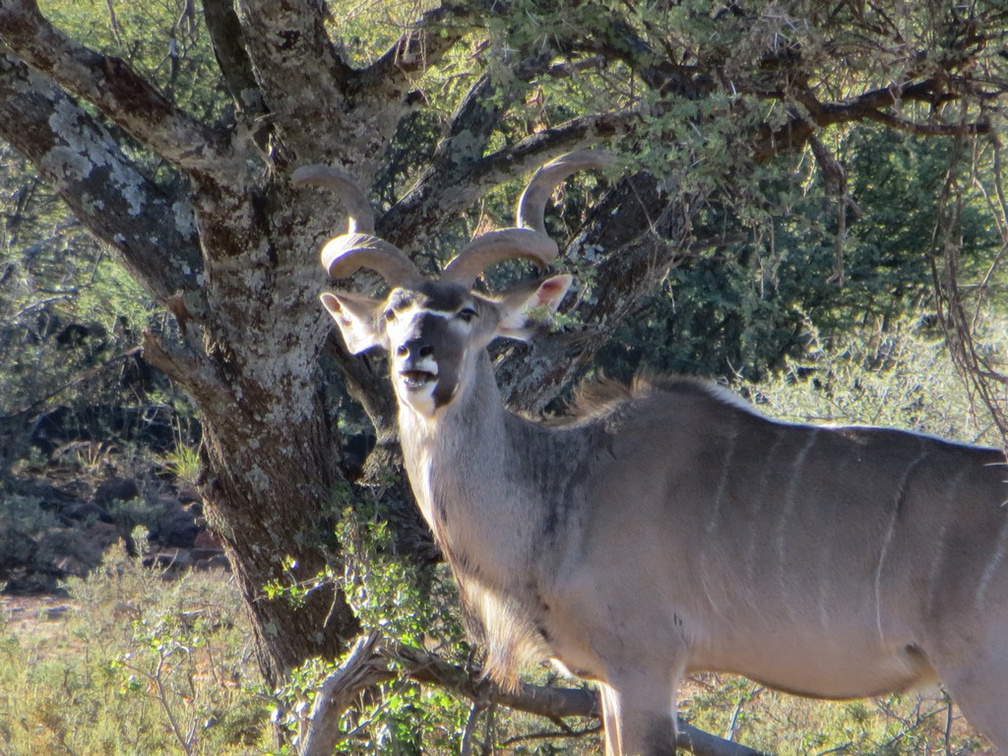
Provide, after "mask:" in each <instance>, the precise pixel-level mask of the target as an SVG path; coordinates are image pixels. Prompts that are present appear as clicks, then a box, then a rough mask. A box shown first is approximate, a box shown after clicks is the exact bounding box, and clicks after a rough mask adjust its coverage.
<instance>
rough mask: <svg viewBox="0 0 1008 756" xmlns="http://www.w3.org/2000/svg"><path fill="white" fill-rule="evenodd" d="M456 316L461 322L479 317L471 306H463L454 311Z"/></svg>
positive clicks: (467, 321)
mask: <svg viewBox="0 0 1008 756" xmlns="http://www.w3.org/2000/svg"><path fill="white" fill-rule="evenodd" d="M456 317H457V318H459V319H460V320H461V321H462V322H463V323H471V322H472V321H473V318H476V317H479V313H478V312H476V310H474V309H473V308H472V307H463V308H462V309H461V310H459V311H458V313H456Z"/></svg>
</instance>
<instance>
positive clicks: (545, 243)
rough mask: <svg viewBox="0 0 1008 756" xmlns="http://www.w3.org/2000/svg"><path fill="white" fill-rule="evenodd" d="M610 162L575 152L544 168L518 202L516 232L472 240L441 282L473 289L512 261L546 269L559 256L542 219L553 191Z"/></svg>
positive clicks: (586, 152) (600, 155) (493, 233)
mask: <svg viewBox="0 0 1008 756" xmlns="http://www.w3.org/2000/svg"><path fill="white" fill-rule="evenodd" d="M613 160H614V158H613V156H612V155H611V154H609V153H607V152H600V151H597V150H577V151H576V152H570V153H567V154H566V155H561V156H560V157H558V158H556V159H555V160H551V161H550V162H548V163H546V164H545V165H543V166H542V167H541V168H539V170H538V171H536V172H535V175H533V176H532V179H531V180H530V181H529V184H528V186H527V187H526V188H525V191H524V192H523V193H522V196H521V198H520V199H519V200H518V206H517V209H516V212H515V228H506V229H502V230H500V231H491V232H490V233H488V234H484V235H483V236H480V237H479V238H477V239H473V241H471V242H470V243H469V245H468V246H467V247H465V248H464V249H463V250H462V251H461V252H459V253H458V255H456V256H455V258H453V259H452V260H451V261H450V262H449V263H448V265H446V266H445V269H444V273H442V274H441V280H442V281H445V280H447V281H453V282H455V283H460V284H463V285H465V286H472V285H473V284H474V283H475V282H476V279H477V278H478V277H479V275H480V274H481V273H482V272H483V271H484V270H486V269H487V268H489V267H491V266H492V265H496V264H497V263H499V262H503V261H504V260H509V259H512V258H515V257H517V258H522V259H526V260H531V261H532V262H534V263H536V264H537V265H538V266H539V267H541V268H545V267H546V266H548V265H549V264H550V263H551V262H553V261H554V260H555V259H556V258H557V255H558V254H559V248H558V247H557V245H556V242H554V241H553V240H552V239H550V238H549V236H548V235H547V233H546V223H545V220H544V217H543V216H544V215H545V212H546V202H547V200H549V198H550V195H552V194H553V190H554V189H556V187H557V186H559V185H560V183H561V182H563V181H564V180H565V179H566V178H568V177H569V176H570V175H571V174H573V173H576V172H577V171H580V170H584V169H586V168H602V167H604V166H606V165H609V164H611V163H612V162H613Z"/></svg>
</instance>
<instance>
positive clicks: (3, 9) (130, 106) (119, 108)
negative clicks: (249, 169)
mask: <svg viewBox="0 0 1008 756" xmlns="http://www.w3.org/2000/svg"><path fill="white" fill-rule="evenodd" d="M0 40H2V41H3V43H4V44H6V45H7V46H8V47H9V48H10V51H11V52H12V53H13V54H14V55H16V56H17V57H19V58H20V59H21V60H23V61H25V62H26V63H27V64H28V65H30V66H31V67H32V68H34V69H36V70H38V71H41V72H43V73H45V74H47V75H48V76H50V77H52V78H53V79H54V80H55V81H56V82H57V83H59V85H60V86H62V87H63V88H65V89H66V90H67V91H69V92H71V93H73V94H75V95H77V96H78V97H80V98H82V99H84V100H87V101H88V102H90V103H92V104H93V105H95V106H96V107H97V108H98V109H99V110H101V112H102V113H103V114H104V115H105V116H106V117H107V118H109V119H110V120H112V121H114V122H115V123H117V124H119V125H120V126H121V127H122V128H123V129H125V130H126V131H128V132H129V133H130V134H131V135H132V136H133V137H134V138H136V139H137V140H138V141H140V142H141V143H142V144H144V145H146V146H148V147H149V148H150V149H152V150H154V152H156V153H157V154H159V155H161V156H162V157H164V158H165V159H166V160H168V161H169V162H171V163H173V164H175V165H178V166H179V167H181V168H184V169H186V170H188V171H191V172H199V173H206V174H209V175H215V176H221V175H222V174H223V175H224V176H225V177H226V178H227V180H228V181H232V180H233V175H234V172H235V171H238V170H240V167H241V165H240V161H237V160H236V158H235V156H234V155H233V154H232V150H231V147H230V144H229V143H228V141H227V139H226V138H225V137H223V136H222V135H220V134H218V133H216V132H214V131H213V130H212V129H210V128H207V127H206V126H203V125H202V124H200V123H198V122H196V121H194V120H193V119H191V118H190V117H189V116H188V115H187V114H186V113H184V112H183V111H182V110H180V109H179V108H178V107H176V106H175V105H174V104H172V103H171V102H170V101H169V100H168V99H167V98H165V96H164V95H162V94H161V93H160V92H158V91H157V90H156V89H155V88H154V87H153V86H151V84H150V83H149V82H148V81H147V80H145V79H144V78H142V77H141V76H139V75H137V73H136V72H135V71H133V69H132V68H130V67H129V65H128V64H127V63H126V62H125V61H123V60H121V59H119V58H115V57H110V56H105V55H102V54H100V53H98V52H95V51H94V50H90V49H88V48H87V47H85V46H84V45H81V44H79V43H78V42H76V41H74V40H72V39H70V38H69V37H67V36H66V35H65V34H63V33H62V32H61V31H59V30H58V29H56V28H55V27H54V26H53V25H52V24H50V23H49V21H48V20H47V19H46V18H45V17H44V16H43V15H42V13H41V12H40V11H39V8H38V5H37V4H36V2H35V0H2V1H0Z"/></svg>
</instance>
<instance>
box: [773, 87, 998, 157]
mask: <svg viewBox="0 0 1008 756" xmlns="http://www.w3.org/2000/svg"><path fill="white" fill-rule="evenodd" d="M796 99H797V100H798V102H799V103H800V104H801V106H802V107H803V108H804V111H805V112H802V113H796V114H795V115H793V116H792V117H791V119H790V120H789V121H788V122H787V123H786V124H784V125H783V126H781V127H780V128H778V129H775V130H771V129H769V128H766V129H764V131H763V133H762V134H758V135H757V138H756V140H755V147H754V149H753V156H754V159H755V160H756V162H765V161H767V160H769V159H770V158H772V157H773V156H775V155H777V154H780V153H782V152H789V151H792V150H796V149H801V148H802V147H804V146H805V144H806V143H807V142H808V139H809V136H810V135H811V134H812V133H813V131H815V130H816V129H817V128H825V127H827V126H834V125H837V124H841V123H852V122H855V121H865V120H869V121H877V122H879V123H882V124H884V125H886V126H889V127H890V128H893V129H897V130H899V131H906V132H909V133H913V134H921V135H927V136H957V135H961V136H967V135H970V136H975V135H978V134H987V133H990V128H991V127H990V123H989V122H987V121H985V120H980V121H974V122H968V123H962V122H955V123H942V122H933V121H929V122H927V123H918V122H915V121H910V120H907V119H905V118H901V117H900V116H898V115H896V114H895V113H893V112H891V111H890V110H889V109H890V108H892V107H893V106H895V105H898V104H900V103H904V102H923V103H929V104H932V105H934V106H936V107H937V106H939V105H941V104H944V103H946V102H948V101H950V100H954V99H958V95H956V94H954V93H951V92H949V91H947V90H946V89H944V88H943V86H942V83H941V82H940V81H939V80H937V79H933V78H932V79H924V80H922V81H916V82H913V83H896V84H891V85H889V86H888V87H882V88H879V89H873V90H871V91H869V92H865V93H864V94H861V95H859V96H857V97H854V98H851V99H849V100H846V101H844V102H837V103H821V102H819V100H818V99H817V98H816V97H815V95H814V94H813V93H812V92H811V90H808V89H805V90H799V91H798V92H797V94H796Z"/></svg>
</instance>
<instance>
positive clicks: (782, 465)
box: [295, 151, 1008, 756]
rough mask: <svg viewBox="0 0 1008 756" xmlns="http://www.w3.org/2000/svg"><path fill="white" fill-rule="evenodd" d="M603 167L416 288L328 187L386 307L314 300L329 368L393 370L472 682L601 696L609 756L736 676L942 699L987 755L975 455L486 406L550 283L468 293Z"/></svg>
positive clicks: (342, 249) (994, 518) (999, 611)
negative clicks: (460, 621) (478, 662)
mask: <svg viewBox="0 0 1008 756" xmlns="http://www.w3.org/2000/svg"><path fill="white" fill-rule="evenodd" d="M602 161H603V157H602V156H601V155H599V154H598V153H595V152H592V151H582V152H577V153H572V154H570V155H568V156H565V157H563V158H559V159H558V160H555V161H553V162H552V163H548V164H547V165H545V166H543V167H542V168H541V169H540V170H539V172H538V173H537V174H536V175H535V177H533V179H532V181H531V183H530V185H529V188H528V189H527V190H526V192H525V194H524V195H523V197H522V199H521V200H520V202H519V209H518V218H517V222H516V226H515V227H514V228H510V229H505V230H501V231H496V232H491V233H489V234H486V235H484V236H481V237H479V238H477V239H475V240H474V241H473V242H471V243H470V245H469V246H468V247H466V248H465V249H464V250H463V251H462V252H461V253H459V255H458V256H457V257H456V258H455V259H454V260H452V261H451V262H450V263H449V264H448V265H447V266H446V268H445V270H444V271H443V272H442V274H441V276H440V277H439V278H438V279H437V280H432V279H429V278H425V277H424V276H422V275H421V274H420V272H419V271H418V269H417V268H416V266H415V265H414V264H413V263H412V262H411V261H410V260H409V259H408V258H407V257H406V256H405V255H404V254H403V253H402V252H401V251H400V250H398V249H396V248H395V247H394V246H392V245H391V244H389V243H387V242H385V241H382V240H380V239H378V238H376V237H375V236H374V235H373V234H374V226H373V217H372V215H371V210H370V208H369V206H368V203H367V200H366V197H364V196H363V195H362V194H361V192H360V191H359V190H358V189H357V188H356V187H355V186H354V185H353V182H352V181H351V180H350V179H349V178H348V177H347V176H346V175H345V174H343V173H342V172H340V171H338V170H336V169H332V168H326V167H319V166H315V167H309V168H304V169H300V170H299V171H298V172H297V173H296V174H295V181H296V182H298V183H301V184H319V185H324V186H328V187H331V188H333V189H335V190H336V191H337V192H338V194H339V195H340V197H341V198H342V199H343V202H344V204H345V205H346V206H347V208H348V209H349V211H350V214H351V221H350V232H349V233H347V234H344V235H341V236H338V237H336V238H334V239H332V240H331V241H330V242H328V244H327V245H326V246H325V248H324V249H323V252H322V260H323V264H324V266H325V267H326V269H327V270H328V271H329V273H330V274H331V275H332V276H333V277H335V278H346V277H348V276H350V275H351V274H352V273H354V272H355V271H356V270H357V269H359V268H360V267H367V268H370V269H373V270H375V271H377V272H378V273H380V274H381V275H382V276H384V278H385V279H386V280H387V281H388V283H389V286H390V290H389V292H388V295H387V297H386V298H384V299H382V300H378V299H372V298H369V297H365V296H362V295H360V294H355V293H350V292H339V293H326V294H323V295H322V302H323V304H324V305H325V307H326V309H327V310H328V311H329V312H330V314H331V315H332V317H333V318H334V319H335V321H336V323H337V325H338V326H339V328H340V331H341V332H342V335H343V338H344V341H345V342H346V344H347V347H348V348H349V349H350V350H351V351H352V352H355V353H357V352H361V351H364V350H366V349H368V348H370V347H375V346H377V347H380V348H382V349H385V350H387V351H388V352H389V355H390V363H391V378H392V384H393V386H394V388H395V393H396V396H397V399H398V403H399V430H400V440H401V443H402V449H403V455H404V458H405V462H406V468H407V471H408V474H409V479H410V483H411V485H412V488H413V492H414V494H415V496H416V499H417V502H418V504H419V506H420V508H421V509H422V511H423V515H424V517H425V518H426V520H427V522H428V523H429V524H430V527H431V529H432V531H433V533H434V536H435V538H436V539H437V542H438V544H439V545H440V547H441V549H442V551H443V553H444V555H445V557H446V558H447V560H448V562H449V564H450V565H451V569H452V571H453V574H454V576H455V578H456V579H457V581H458V584H459V590H460V594H461V597H462V601H463V604H464V606H465V609H466V612H467V614H468V615H469V616H470V618H471V620H472V622H471V623H470V624H471V625H472V626H473V627H474V629H475V631H476V635H477V639H478V640H479V641H480V642H482V643H483V644H484V645H485V646H486V650H487V654H488V660H487V666H488V669H489V671H490V672H491V674H493V675H494V676H495V677H496V678H498V679H500V680H507V679H510V678H511V676H512V675H513V674H514V672H515V669H516V667H517V666H518V665H519V664H520V663H522V662H523V661H525V660H527V659H529V658H549V659H552V660H553V661H554V662H555V663H557V664H558V665H562V666H563V667H565V668H566V669H567V670H568V671H569V672H571V673H572V674H574V675H577V676H579V677H582V678H586V679H589V680H594V681H597V682H598V684H599V687H600V690H601V695H602V704H603V719H604V725H605V747H606V754H607V755H608V756H658V755H659V754H672V753H674V750H675V746H674V743H675V715H674V712H675V697H676V691H677V687H678V684H679V682H680V680H681V678H682V676H683V675H684V674H687V673H689V672H692V671H699V670H711V671H724V672H733V673H738V674H741V675H745V676H747V677H750V678H752V679H754V680H757V681H759V682H761V683H763V684H766V685H768V686H772V687H774V688H777V689H780V690H784V691H788V692H792V693H796V694H800V695H806V696H814V697H823V698H852V697H861V696H870V695H875V694H881V693H887V692H891V691H901V690H905V689H908V688H912V687H914V686H919V685H925V684H928V683H932V682H936V681H941V682H942V683H943V684H944V685H945V686H946V687H947V689H948V690H949V692H950V693H951V695H952V697H953V699H954V700H955V701H956V703H958V705H959V706H960V708H961V709H962V711H963V712H964V713H965V715H966V717H967V719H968V720H969V721H970V722H971V723H972V725H973V726H974V727H976V728H977V729H979V730H980V731H981V732H983V733H984V734H986V735H987V737H989V738H990V739H991V740H993V741H994V742H995V743H996V744H997V745H998V746H999V748H1001V749H1002V751H1005V752H1008V579H1006V578H1008V559H1006V556H1008V505H1006V502H1008V483H1006V479H1008V468H1006V465H1005V457H1004V456H1003V455H1002V454H1001V453H1000V452H999V451H996V450H994V449H986V448H979V447H972V446H966V445H961V444H955V443H949V442H946V441H942V440H940V439H938V438H933V437H930V436H926V435H920V434H915V433H907V432H901V431H896V430H887V429H882V428H869V427H811V426H805V425H792V424H787V423H782V422H776V421H773V420H770V419H768V418H766V417H764V416H762V415H760V414H759V413H758V412H756V411H755V410H753V409H752V408H750V407H749V406H747V405H745V404H744V403H743V402H741V401H740V400H738V399H736V398H735V397H733V396H731V395H729V394H727V393H726V392H724V391H722V390H721V389H719V388H717V387H715V386H712V385H709V384H707V383H704V382H700V381H696V380H691V379H661V380H647V381H645V380H641V381H638V382H637V383H636V384H635V385H633V386H630V387H626V386H619V385H608V386H601V387H597V388H596V389H594V390H593V391H592V392H591V393H593V394H594V397H593V402H592V406H591V407H590V408H589V409H587V410H583V411H582V412H581V413H580V414H575V415H574V416H572V417H570V418H569V419H568V420H567V421H566V422H565V423H563V424H559V425H558V424H556V423H550V424H548V425H547V424H544V423H539V422H534V421H530V420H527V419H524V418H522V417H519V416H517V415H515V414H512V413H510V412H509V411H508V410H506V409H505V407H504V406H503V403H502V400H501V396H500V393H499V391H498V388H497V385H496V382H495V379H494V375H493V370H492V365H491V361H490V358H489V356H488V354H487V350H486V347H487V345H488V344H489V343H490V341H491V340H493V339H494V338H497V337H502V336H503V337H509V338H518V339H522V338H528V337H530V336H531V335H533V334H534V333H535V331H536V329H537V328H538V326H539V323H538V320H537V318H541V317H542V314H543V312H545V311H550V310H555V309H556V308H557V306H558V305H559V304H560V301H561V299H562V298H563V296H564V294H565V293H566V291H567V288H568V286H569V284H570V282H571V279H570V277H569V276H564V275H554V276H550V277H547V278H544V279H542V280H539V281H536V282H533V283H530V284H523V285H520V286H518V287H516V288H514V289H511V290H508V291H505V292H504V293H502V294H500V295H497V296H490V295H487V294H483V293H478V292H476V291H473V285H474V282H475V281H476V278H477V277H478V276H479V275H480V273H481V272H482V271H483V270H484V269H486V268H488V267H489V266H491V265H494V264H495V263H497V262H500V261H501V260H504V259H507V258H514V257H521V258H526V259H529V260H533V261H535V262H537V263H539V264H540V265H541V266H546V265H548V264H549V263H550V262H552V261H553V260H554V259H555V257H556V256H557V247H556V245H555V244H554V243H553V242H552V241H551V240H550V239H549V237H548V236H547V235H546V233H545V230H544V226H543V210H544V206H545V203H546V200H547V198H548V196H549V195H550V193H551V192H552V190H553V188H554V187H555V186H556V185H557V184H558V183H559V182H561V181H563V180H564V179H565V178H566V177H567V176H569V175H570V174H571V173H573V172H574V171H576V170H579V169H581V168H588V167H597V166H599V164H600V163H601V162H602Z"/></svg>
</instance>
